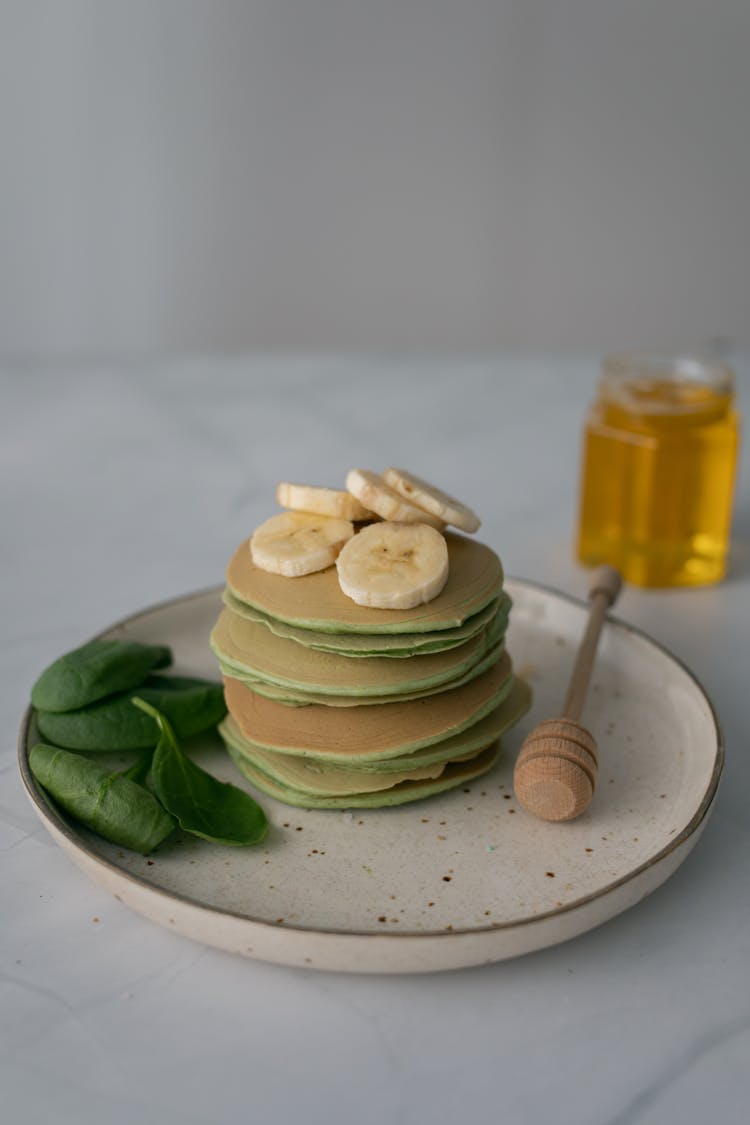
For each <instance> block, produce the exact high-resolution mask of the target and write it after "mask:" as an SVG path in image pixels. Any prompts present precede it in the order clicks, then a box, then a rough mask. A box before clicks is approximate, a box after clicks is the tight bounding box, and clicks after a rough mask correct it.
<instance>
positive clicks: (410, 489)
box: [383, 469, 481, 531]
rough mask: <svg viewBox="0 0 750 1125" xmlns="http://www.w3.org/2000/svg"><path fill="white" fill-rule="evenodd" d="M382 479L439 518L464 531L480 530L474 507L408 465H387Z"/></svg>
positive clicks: (401, 494)
mask: <svg viewBox="0 0 750 1125" xmlns="http://www.w3.org/2000/svg"><path fill="white" fill-rule="evenodd" d="M383 480H384V482H385V483H386V484H387V485H390V487H391V488H392V489H393V490H394V492H397V493H398V495H399V496H403V497H404V499H405V500H407V501H410V502H411V503H412V504H415V505H416V506H417V507H418V508H422V509H423V510H424V511H425V512H428V513H429V514H430V515H431V516H434V517H435V518H436V519H439V520H443V521H444V523H450V524H452V525H453V527H458V528H460V529H461V531H478V530H479V526H480V522H481V521H480V519H479V517H478V516H477V515H476V513H475V512H472V510H471V508H467V507H466V505H465V504H462V503H461V501H460V500H455V499H454V498H453V497H452V496H449V495H448V493H447V492H443V491H442V490H441V489H439V488H436V487H435V486H434V485H433V484H429V483H428V482H427V481H425V480H421V479H420V477H415V476H414V474H413V473H407V472H406V470H405V469H386V470H385V472H384V473H383Z"/></svg>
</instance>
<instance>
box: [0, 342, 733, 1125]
mask: <svg viewBox="0 0 750 1125" xmlns="http://www.w3.org/2000/svg"><path fill="white" fill-rule="evenodd" d="M736 367H737V371H738V390H739V395H740V406H741V408H742V409H743V411H744V416H745V417H746V418H747V417H750V374H749V373H750V357H748V356H740V357H737V359H736ZM596 368H597V363H596V360H595V359H594V358H581V359H575V358H571V357H554V356H553V357H537V358H534V357H528V356H526V357H520V356H517V357H514V356H501V357H495V358H485V359H459V358H455V359H441V360H436V359H427V358H425V359H421V358H420V359H417V358H402V359H396V358H393V357H380V358H379V357H361V356H360V357H357V356H352V357H348V358H347V357H336V358H330V359H328V358H325V357H318V358H305V357H280V356H254V357H231V358H221V359H218V358H217V359H191V360H181V361H171V362H154V363H149V364H147V363H144V364H142V365H139V366H133V365H131V366H127V365H117V364H115V363H104V362H102V363H89V364H87V365H80V366H78V367H77V366H75V365H68V366H65V367H63V366H60V367H54V366H49V367H25V366H22V365H16V366H14V365H12V364H9V363H6V364H5V365H4V366H3V367H2V368H0V393H1V402H0V459H1V460H2V466H3V471H2V474H1V483H0V489H1V490H2V539H1V542H2V572H3V576H4V581H3V586H2V598H3V603H2V625H3V628H2V645H1V646H0V660H1V661H2V677H0V715H1V716H2V720H3V722H2V730H3V738H2V743H1V744H0V776H1V778H2V785H1V787H0V850H2V852H3V853H4V856H3V863H2V865H1V866H0V896H1V897H0V916H1V917H2V926H1V927H0V951H1V961H0V964H1V968H0V1044H1V1045H2V1049H1V1050H0V1089H2V1090H3V1102H4V1106H5V1111H6V1113H7V1114H8V1118H7V1119H8V1120H9V1121H13V1122H14V1123H15V1125H25V1123H26V1122H32V1121H34V1122H36V1121H41V1120H50V1121H55V1122H56V1123H58V1125H60V1123H67V1122H75V1123H76V1125H88V1123H94V1122H96V1123H97V1125H100V1123H101V1122H102V1121H106V1122H107V1123H108V1125H113V1123H114V1125H119V1123H120V1122H122V1123H123V1125H124V1123H128V1125H131V1123H132V1122H133V1121H134V1120H144V1121H155V1120H158V1121H159V1122H160V1125H171V1123H172V1122H174V1123H175V1125H177V1123H179V1125H189V1123H193V1122H195V1123H203V1122H206V1123H208V1122H211V1123H212V1125H213V1123H215V1122H217V1121H223V1120H229V1119H230V1117H233V1116H234V1115H239V1114H242V1117H243V1119H248V1120H263V1121H265V1122H270V1123H276V1122H284V1123H287V1122H294V1121H295V1120H300V1121H302V1120H304V1121H306V1122H311V1123H317V1122H321V1123H322V1122H326V1123H330V1122H339V1121H341V1122H343V1121H347V1122H349V1121H356V1122H357V1125H370V1123H372V1125H375V1123H377V1125H382V1123H383V1122H385V1121H390V1122H394V1123H395V1122H398V1123H407V1122H408V1123H411V1122H425V1121H435V1122H443V1121H445V1122H447V1121H454V1120H456V1119H462V1120H466V1121H472V1122H474V1123H478V1125H482V1123H484V1122H487V1123H490V1122H492V1123H493V1125H494V1123H496V1122H498V1121H500V1122H512V1123H515V1122H542V1121H548V1120H551V1119H552V1118H553V1117H554V1118H555V1119H562V1120H563V1121H565V1120H575V1121H576V1122H577V1123H578V1125H603V1123H610V1125H615V1123H617V1125H624V1123H626V1122H627V1123H630V1122H637V1123H638V1125H651V1123H654V1125H656V1123H659V1125H663V1123H664V1122H678V1121H679V1122H680V1123H681V1125H690V1123H692V1122H701V1123H703V1122H705V1120H706V1119H711V1118H713V1119H718V1120H720V1121H721V1122H722V1123H724V1125H726V1123H727V1122H729V1123H731V1122H740V1121H743V1122H744V1121H746V1120H747V1101H748V1097H750V1077H749V1073H750V1068H749V1067H748V1061H749V1060H750V986H749V985H748V971H747V966H748V953H749V952H750V895H749V894H748V886H749V885H750V847H749V846H748V845H750V819H749V818H748V812H747V809H748V797H749V796H750V758H749V757H748V754H747V737H746V729H747V728H746V723H745V721H744V716H743V713H742V712H743V709H744V695H745V694H746V692H747V684H748V679H747V656H748V645H747V637H748V635H750V464H749V463H748V462H749V459H748V458H747V456H745V457H744V459H743V460H742V463H741V471H740V479H739V484H738V491H737V507H736V518H735V535H734V546H733V554H732V566H731V571H730V574H729V577H728V578H727V580H726V581H725V582H724V583H722V584H721V585H720V586H716V587H711V588H706V589H700V590H690V591H670V592H664V591H659V592H654V591H641V590H636V589H632V588H628V589H626V590H625V591H624V593H623V596H622V598H621V601H620V604H619V607H618V616H619V617H620V618H622V619H624V620H626V621H629V622H631V623H632V624H634V625H636V626H639V627H641V628H643V629H645V630H646V631H647V632H648V633H649V634H650V635H651V636H653V637H654V638H655V639H656V640H658V641H659V642H660V643H662V644H663V645H665V646H666V647H667V648H669V649H671V650H672V651H673V652H674V653H675V654H676V655H678V656H679V657H680V658H681V659H682V660H683V661H684V662H686V663H687V664H688V666H689V667H690V668H691V669H692V670H693V671H694V672H695V674H696V675H697V676H698V678H699V679H700V680H701V681H702V683H703V684H704V686H705V687H706V690H707V691H708V693H709V695H710V696H711V698H712V700H713V701H714V703H715V705H716V708H717V710H718V713H719V716H720V719H721V722H722V724H723V727H724V732H725V736H726V743H727V759H726V768H725V772H724V778H723V781H722V785H721V788H720V792H719V797H718V799H717V802H716V807H715V809H714V812H713V815H712V817H711V819H710V821H709V824H708V826H707V828H706V830H705V832H704V834H703V836H702V837H701V840H700V841H699V843H698V845H697V847H696V848H695V850H694V851H693V852H692V853H691V854H690V855H689V857H688V858H687V860H686V861H685V863H684V864H683V865H682V866H681V867H680V868H679V869H678V871H677V872H676V874H674V875H673V876H672V877H671V878H670V879H669V880H668V881H667V882H666V883H665V884H664V885H663V886H662V887H660V888H659V889H658V890H657V891H656V892H655V893H654V894H653V895H651V896H650V897H648V898H647V899H645V900H644V901H642V902H641V903H639V904H638V905H637V906H635V907H634V908H632V909H631V910H629V911H628V912H627V913H625V914H623V915H621V916H619V917H618V918H615V919H614V920H612V921H610V922H608V923H607V924H605V925H603V926H601V927H599V928H598V929H596V930H593V931H591V932H589V933H588V934H586V935H584V936H582V937H579V938H577V939H575V940H573V941H570V942H567V943H566V944H563V945H559V946H557V947H555V948H552V949H549V950H546V951H543V952H540V953H535V954H531V955H528V956H526V957H523V958H520V959H517V960H513V961H506V962H502V963H499V964H496V965H491V966H487V967H483V968H481V969H468V970H461V971H457V972H451V973H443V974H430V975H425V976H422V975H414V976H399V977H396V976H384V977H379V976H365V975H346V974H335V973H322V972H314V971H309V970H307V971H305V970H298V969H287V968H284V967H279V966H274V965H269V964H265V963H261V962H256V961H252V960H246V959H243V958H238V957H234V956H231V955H229V954H225V953H222V952H219V951H216V950H214V949H211V948H208V947H203V946H201V945H199V944H196V943H194V942H191V941H189V940H187V939H183V938H180V937H178V936H176V935H175V934H173V933H169V932H167V931H166V930H163V929H161V928H159V927H158V926H156V925H154V924H152V923H150V922H148V921H146V920H145V919H143V918H141V917H140V916H138V915H136V914H134V913H132V912H131V911H129V910H128V909H127V908H126V907H125V906H123V905H122V904H121V903H119V902H118V901H116V900H115V899H114V898H113V897H111V896H110V895H108V894H107V893H106V892H105V891H103V890H102V889H100V888H99V887H97V886H95V885H94V884H92V883H91V882H89V881H88V880H87V879H86V878H85V877H84V875H82V874H81V873H80V872H79V871H78V869H77V868H76V867H75V866H74V865H73V864H72V863H71V862H70V860H69V859H68V858H67V857H66V855H64V854H63V852H62V851H61V850H60V849H59V848H58V847H56V846H55V844H54V843H53V842H52V840H51V838H50V837H49V836H48V835H47V832H46V831H45V829H44V828H43V827H42V825H41V824H40V822H39V821H38V819H37V816H36V814H35V812H34V810H33V808H32V807H31V805H30V803H29V801H28V799H27V797H26V795H25V793H24V791H23V787H22V784H21V781H20V778H19V775H18V768H17V764H16V735H17V731H18V727H19V725H20V721H21V717H22V713H23V711H24V708H25V706H26V701H27V698H28V694H29V689H30V686H31V684H32V683H33V681H34V679H35V678H36V676H37V674H38V673H39V671H40V670H41V669H42V668H43V667H44V666H45V665H46V664H47V663H48V662H49V661H51V660H52V659H54V658H55V657H56V656H58V655H59V654H60V653H61V652H63V651H65V650H66V649H69V648H72V647H74V646H75V645H77V644H79V643H82V642H83V641H84V640H85V639H87V638H88V637H89V636H90V635H91V634H92V633H95V632H97V631H99V630H101V629H102V628H104V627H105V626H106V625H108V624H109V623H111V622H113V621H116V620H118V619H119V618H121V617H123V616H126V615H127V614H129V613H131V612H133V611H135V610H137V609H139V608H141V607H143V606H145V605H151V604H153V603H155V602H158V601H160V600H163V599H167V598H171V597H174V596H175V595H178V594H181V593H186V592H188V591H190V590H194V589H198V588H203V587H206V586H210V585H214V584H217V583H220V582H221V581H222V579H223V574H224V568H225V564H226V561H227V559H228V558H229V555H230V553H231V551H232V550H233V548H234V547H235V545H236V543H237V542H238V541H239V540H240V539H241V538H243V537H244V536H245V535H247V534H248V533H249V532H250V531H251V530H252V528H253V526H254V525H255V524H257V523H259V522H260V521H261V520H262V519H264V518H266V517H267V516H268V515H270V514H271V513H272V512H273V511H274V508H275V506H274V501H273V493H274V487H275V484H276V482H277V480H279V479H284V478H286V479H290V480H306V481H311V482H319V483H322V482H328V483H335V482H336V481H337V480H343V478H344V476H345V473H346V471H347V470H348V469H349V468H350V467H352V466H353V465H363V466H370V467H375V468H381V467H383V466H385V465H386V464H404V465H407V466H411V467H413V468H414V469H415V471H417V472H419V473H420V475H423V476H426V477H431V478H432V479H434V480H436V481H437V482H438V483H442V484H443V485H444V487H447V488H448V489H449V490H450V491H453V492H454V493H456V494H457V495H460V496H462V497H464V498H466V499H467V500H468V502H469V503H471V504H472V506H474V507H475V508H476V509H477V510H478V511H479V512H480V514H481V515H482V516H483V529H482V533H481V534H482V537H483V538H484V540H485V541H486V542H488V543H489V544H491V545H492V546H493V547H495V548H496V549H497V550H498V551H499V553H500V554H501V556H502V558H503V561H504V564H505V568H506V571H507V572H508V573H509V574H513V575H517V576H521V577H525V578H530V579H535V580H538V581H541V582H544V583H547V584H548V585H551V586H554V587H557V588H558V589H561V590H563V591H566V592H568V593H572V594H575V595H578V596H582V595H583V593H584V592H585V585H586V578H585V572H584V571H583V570H582V569H581V568H580V567H578V566H577V565H576V563H575V561H574V558H573V548H572V539H573V529H574V524H575V513H576V503H577V477H578V449H579V441H580V428H581V422H582V418H583V414H584V411H585V408H586V405H587V403H588V401H589V400H590V398H591V396H592V392H593V387H594V382H595V378H596Z"/></svg>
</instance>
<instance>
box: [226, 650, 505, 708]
mask: <svg viewBox="0 0 750 1125" xmlns="http://www.w3.org/2000/svg"><path fill="white" fill-rule="evenodd" d="M503 651H504V646H503V642H501V643H500V644H498V645H496V646H495V647H494V648H491V649H490V650H489V651H488V652H487V653H486V654H485V655H484V656H483V657H482V658H481V660H479V661H477V663H476V664H474V665H473V666H472V667H471V668H470V669H469V670H468V671H467V672H464V673H462V674H461V675H460V676H458V677H456V678H454V679H452V680H446V681H445V682H444V683H442V684H438V685H437V686H434V687H429V688H422V689H417V690H415V691H399V692H393V693H392V694H390V695H385V694H383V695H375V694H372V693H371V694H369V695H351V694H350V695H331V694H329V693H328V692H325V693H323V692H313V691H300V690H298V689H297V688H292V687H282V686H280V685H278V684H272V683H269V682H268V681H267V680H264V679H261V678H260V677H258V676H256V675H253V674H251V673H248V672H247V671H245V670H244V669H243V668H242V667H239V666H238V665H236V664H234V663H233V662H232V661H229V660H225V659H223V658H221V657H219V666H220V668H221V671H222V674H223V675H225V676H232V677H233V678H234V679H237V680H239V681H240V682H241V683H243V684H246V685H247V686H248V687H251V688H252V689H253V691H256V692H258V694H260V695H264V696H265V697H266V698H267V699H275V700H276V701H277V702H279V703H289V704H292V705H299V704H309V703H324V704H325V705H326V706H328V707H362V706H378V705H379V704H381V703H394V702H397V701H398V700H408V699H422V698H423V697H425V696H432V695H435V694H437V693H438V692H443V691H447V690H449V689H450V688H454V687H460V686H461V685H462V684H466V683H469V682H470V681H471V680H473V679H474V678H475V677H476V676H481V674H482V673H483V672H485V671H486V670H487V669H488V668H490V667H492V665H493V664H495V663H497V661H498V660H499V659H500V658H501V656H502V654H503Z"/></svg>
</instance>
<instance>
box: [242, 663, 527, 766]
mask: <svg viewBox="0 0 750 1125" xmlns="http://www.w3.org/2000/svg"><path fill="white" fill-rule="evenodd" d="M512 683H513V680H512V668H511V661H510V657H509V656H508V655H507V653H505V654H503V655H502V656H501V658H500V660H498V661H497V662H496V663H495V664H493V666H492V667H491V668H489V669H488V670H487V671H486V672H484V673H483V674H482V675H481V676H477V677H476V678H475V679H473V680H472V681H471V682H470V683H468V684H465V685H463V686H462V687H458V688H454V689H453V690H451V691H443V692H440V693H439V694H437V695H434V696H428V697H426V698H425V697H423V698H420V699H414V700H405V701H398V702H395V703H383V704H381V705H380V706H379V707H376V706H365V707H359V708H356V707H353V708H334V707H326V706H325V705H323V704H317V705H312V706H308V707H287V706H285V705H284V704H282V703H276V702H274V701H273V700H270V699H266V698H265V697H264V696H262V695H259V694H258V693H257V692H255V691H253V690H252V689H251V688H249V687H247V686H245V685H244V684H242V683H240V682H239V681H238V680H235V679H232V678H226V679H225V681H224V694H225V697H226V702H227V707H228V709H229V711H230V713H231V715H232V716H233V718H234V719H235V721H236V723H237V725H238V727H239V729H240V731H241V732H242V734H243V736H244V737H245V738H247V739H248V740H249V741H251V742H254V743H255V744H256V745H258V746H262V747H264V748H265V749H267V750H275V751H277V752H279V753H288V754H302V755H310V756H311V757H315V758H319V759H322V760H328V761H332V762H336V761H340V760H341V759H342V758H344V759H348V760H349V762H350V763H351V764H353V763H354V762H368V761H382V760H383V759H385V758H390V757H400V756H401V755H403V754H407V753H411V752H413V751H415V750H418V749H420V748H421V747H424V746H429V745H431V744H432V743H435V742H440V741H441V740H443V739H446V738H450V737H451V736H453V735H456V734H459V733H460V732H461V731H463V730H466V729H467V728H468V727H471V726H473V725H474V724H475V723H478V722H480V721H481V720H482V719H483V718H484V717H485V715H488V714H489V713H490V712H492V711H494V710H495V709H496V708H497V707H498V706H499V705H500V703H502V701H503V700H504V699H505V698H506V696H507V695H508V693H509V692H510V690H511V686H512Z"/></svg>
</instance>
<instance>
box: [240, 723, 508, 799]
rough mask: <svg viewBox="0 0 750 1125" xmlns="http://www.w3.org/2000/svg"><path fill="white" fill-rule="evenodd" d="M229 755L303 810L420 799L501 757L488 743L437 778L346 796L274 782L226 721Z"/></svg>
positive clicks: (263, 786) (265, 787)
mask: <svg viewBox="0 0 750 1125" xmlns="http://www.w3.org/2000/svg"><path fill="white" fill-rule="evenodd" d="M219 730H220V733H221V735H222V737H223V738H224V741H225V743H226V746H227V750H228V751H229V754H230V757H231V758H232V760H233V762H234V763H235V765H236V766H237V768H238V769H239V770H240V772H241V773H242V774H244V776H245V777H246V778H247V779H248V781H250V782H251V784H252V785H254V786H256V787H257V788H258V789H260V790H262V792H264V793H266V794H268V796H269V797H275V798H276V800H278V801H283V803H284V804H287V805H295V806H296V807H298V808H303V809H380V808H387V807H392V806H394V805H403V804H406V803H407V802H409V801H420V800H424V799H425V798H426V797H432V796H434V795H435V794H437V793H444V792H445V791H446V790H449V789H455V788H457V787H458V786H459V785H465V784H466V783H467V782H468V781H473V780H474V778H476V777H480V776H481V775H482V774H484V773H486V772H487V771H488V770H490V769H492V767H493V766H494V765H495V763H496V762H497V760H498V758H499V756H500V746H499V744H497V745H494V746H490V747H488V748H487V749H486V750H483V751H482V753H481V754H478V755H476V756H475V757H472V758H471V759H469V761H466V762H452V763H450V764H449V765H447V766H446V767H445V769H444V770H443V772H442V773H441V774H440V776H439V777H437V778H427V779H425V780H422V781H401V782H399V783H398V784H397V785H394V786H392V787H391V788H389V789H384V790H381V791H380V792H376V793H352V794H348V795H347V796H341V797H335V796H327V797H321V796H314V795H312V794H310V793H305V792H302V791H301V790H298V789H294V788H292V787H290V786H287V785H282V784H280V783H279V782H278V781H275V780H274V779H273V778H272V777H270V776H269V775H268V774H266V773H264V772H263V771H262V770H260V769H258V768H257V766H255V765H252V764H251V763H250V762H249V761H248V760H247V759H246V758H244V757H243V756H242V754H241V753H239V752H238V751H237V750H236V749H235V747H234V746H233V745H232V743H231V741H230V738H229V736H228V734H227V730H226V720H225V722H224V723H222V725H221V726H220V727H219Z"/></svg>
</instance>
